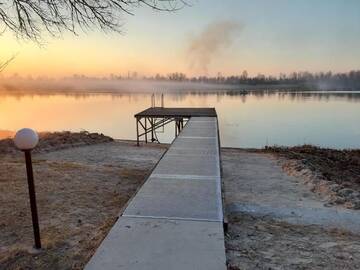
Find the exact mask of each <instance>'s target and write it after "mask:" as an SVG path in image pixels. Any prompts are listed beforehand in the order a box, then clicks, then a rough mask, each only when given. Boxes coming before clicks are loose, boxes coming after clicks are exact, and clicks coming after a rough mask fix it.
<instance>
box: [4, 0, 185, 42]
mask: <svg viewBox="0 0 360 270" xmlns="http://www.w3.org/2000/svg"><path fill="white" fill-rule="evenodd" d="M186 1H187V0H0V26H5V27H6V28H7V29H8V30H10V31H12V32H13V33H15V34H16V35H17V36H18V37H21V38H27V39H31V40H35V41H39V40H40V39H41V34H42V33H43V32H48V33H50V35H52V36H60V35H61V34H62V33H63V32H64V31H70V32H72V33H74V34H75V33H76V32H77V31H78V29H80V30H82V31H85V30H87V29H93V28H99V29H101V30H103V31H113V32H121V28H122V26H123V23H122V20H121V19H122V18H121V17H122V15H125V14H127V15H133V14H134V13H133V10H134V9H136V8H139V7H142V6H145V7H150V8H152V9H154V10H157V11H176V10H179V9H181V8H183V7H184V6H186V5H189V4H188V3H187V2H186Z"/></svg>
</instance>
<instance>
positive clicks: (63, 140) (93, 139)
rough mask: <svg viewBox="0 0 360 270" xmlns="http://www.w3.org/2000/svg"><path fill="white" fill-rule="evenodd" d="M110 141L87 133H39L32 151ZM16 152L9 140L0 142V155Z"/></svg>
mask: <svg viewBox="0 0 360 270" xmlns="http://www.w3.org/2000/svg"><path fill="white" fill-rule="evenodd" d="M112 141H114V140H113V139H112V138H111V137H108V136H105V135H104V134H99V133H90V132H87V131H82V132H70V131H63V132H41V133H40V134H39V144H38V145H37V147H36V148H35V149H34V153H41V152H49V151H55V150H60V149H67V148H72V147H78V146H83V145H92V144H97V143H105V142H112ZM17 152H18V150H17V149H16V148H15V145H14V143H13V140H12V139H11V138H7V139H3V140H0V155H2V154H16V153H17Z"/></svg>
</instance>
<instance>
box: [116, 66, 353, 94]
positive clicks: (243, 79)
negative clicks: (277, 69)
mask: <svg viewBox="0 0 360 270" xmlns="http://www.w3.org/2000/svg"><path fill="white" fill-rule="evenodd" d="M110 78H111V79H113V80H114V79H115V80H116V79H117V80H123V79H144V80H154V81H175V82H201V83H210V84H230V85H234V86H236V85H298V86H300V87H309V88H314V87H315V88H317V89H324V90H330V89H340V90H345V89H347V90H359V89H360V70H353V71H350V72H346V73H332V72H330V71H329V72H318V73H311V72H307V71H303V72H293V73H290V74H284V73H280V75H279V76H266V75H264V74H258V75H256V76H249V75H248V72H247V71H243V72H242V74H241V75H232V76H222V75H221V74H220V73H219V74H218V75H217V76H198V77H188V76H187V75H186V74H184V73H181V72H174V73H169V74H168V75H161V74H156V75H155V76H142V77H139V76H138V74H137V73H136V72H133V73H129V74H128V75H127V76H120V75H119V76H117V75H113V74H112V75H110Z"/></svg>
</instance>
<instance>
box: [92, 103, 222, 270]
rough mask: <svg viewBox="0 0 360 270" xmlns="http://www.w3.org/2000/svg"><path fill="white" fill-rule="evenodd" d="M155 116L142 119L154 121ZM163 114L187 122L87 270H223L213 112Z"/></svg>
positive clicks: (216, 139)
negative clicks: (185, 118)
mask: <svg viewBox="0 0 360 270" xmlns="http://www.w3.org/2000/svg"><path fill="white" fill-rule="evenodd" d="M188 110H189V109H184V112H185V111H188ZM154 111H156V110H146V111H144V112H142V113H141V115H142V116H144V115H146V117H154V114H153V112H154ZM165 111H166V113H168V114H167V115H168V116H169V117H175V116H176V117H185V116H186V117H188V118H189V120H188V121H187V123H186V125H185V126H184V127H183V129H182V130H181V132H179V134H178V136H177V138H176V139H175V140H174V141H173V143H172V144H171V146H170V148H169V149H168V151H167V152H166V153H165V154H164V156H163V157H162V159H161V160H160V161H159V163H158V164H157V166H156V167H155V169H154V170H153V172H152V174H151V175H150V177H149V178H148V179H147V181H146V182H145V184H144V185H143V186H142V187H141V189H140V190H139V192H138V193H137V194H136V195H135V196H134V198H133V199H132V200H131V201H130V203H129V205H128V206H127V208H126V209H125V211H124V213H123V215H122V216H121V217H119V219H118V221H117V222H116V223H115V225H114V226H113V228H112V229H111V231H110V233H109V234H108V235H107V237H106V238H105V240H104V241H103V242H102V244H101V245H100V247H99V248H98V250H97V251H96V253H95V255H94V256H93V257H92V259H91V260H90V262H89V263H88V264H87V265H86V267H85V269H87V270H98V269H105V270H113V269H114V270H115V269H126V270H145V269H146V270H168V269H172V270H180V269H181V270H183V269H187V270H195V269H196V270H201V269H204V270H205V269H206V270H225V269H226V259H225V247H224V232H223V208H222V196H221V174H220V143H219V135H218V123H217V117H216V112H215V110H213V112H211V113H212V114H211V116H202V115H201V116H200V110H199V111H198V112H197V113H198V116H194V114H186V115H185V114H184V115H181V114H179V115H178V114H177V111H174V110H173V109H169V110H164V109H162V112H165ZM189 111H190V110H189ZM204 111H205V110H204ZM214 113H215V114H214ZM155 116H158V114H156V115H155Z"/></svg>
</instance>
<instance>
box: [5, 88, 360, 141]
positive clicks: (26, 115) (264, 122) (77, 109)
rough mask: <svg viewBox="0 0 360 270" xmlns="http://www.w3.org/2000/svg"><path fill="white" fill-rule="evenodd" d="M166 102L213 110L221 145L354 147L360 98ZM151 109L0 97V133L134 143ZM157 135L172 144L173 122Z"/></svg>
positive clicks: (109, 98)
mask: <svg viewBox="0 0 360 270" xmlns="http://www.w3.org/2000/svg"><path fill="white" fill-rule="evenodd" d="M164 102H165V107H215V108H216V110H217V113H218V118H219V124H220V135H221V144H222V146H227V147H244V148H260V147H263V146H265V145H286V146H292V145H300V144H314V145H318V146H322V147H331V148H360V92H315V91H314V92H266V91H262V92H254V93H248V94H244V93H243V94H241V93H239V92H231V91H230V92H229V91H228V92H225V91H218V92H217V91H213V92H211V93H201V92H186V93H165V94H164ZM157 104H158V105H160V95H158V96H157ZM150 105H151V93H101V94H100V93H99V94H96V93H92V94H90V93H89V94H87V93H82V94H51V95H50V94H46V95H44V94H32V95H27V94H26V95H23V94H22V95H20V94H9V93H2V94H0V130H3V131H4V130H7V131H16V130H17V129H20V128H22V127H31V128H34V129H36V130H38V131H62V130H71V131H79V130H88V131H91V132H101V133H104V134H106V135H109V136H112V137H114V138H118V139H135V138H136V137H135V136H136V130H135V118H134V114H135V113H137V112H140V111H142V110H144V109H146V108H148V107H150ZM0 134H8V133H6V132H1V133H0ZM158 137H159V139H160V141H161V142H171V140H172V139H173V138H174V126H173V124H171V125H170V126H168V127H166V128H165V130H164V133H161V134H160V133H159V134H158Z"/></svg>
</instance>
